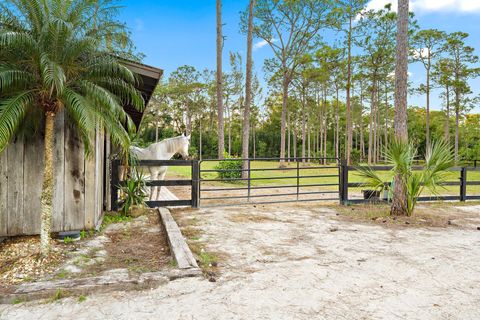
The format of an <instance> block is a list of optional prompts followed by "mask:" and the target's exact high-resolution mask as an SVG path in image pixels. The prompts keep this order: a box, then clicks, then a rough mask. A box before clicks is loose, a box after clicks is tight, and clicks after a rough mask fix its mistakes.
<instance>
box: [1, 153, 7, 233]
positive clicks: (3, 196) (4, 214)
mask: <svg viewBox="0 0 480 320" xmlns="http://www.w3.org/2000/svg"><path fill="white" fill-rule="evenodd" d="M7 154H8V148H7V149H5V150H4V151H3V152H2V153H0V237H2V236H6V235H7V234H8V227H7V226H8V211H7V196H8V188H7V186H8V182H7V179H8V178H7V172H8V167H7Z"/></svg>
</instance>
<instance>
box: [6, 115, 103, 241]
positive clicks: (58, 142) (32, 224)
mask: <svg viewBox="0 0 480 320" xmlns="http://www.w3.org/2000/svg"><path fill="white" fill-rule="evenodd" d="M92 142H94V143H93V144H92V146H93V149H92V156H91V157H90V158H85V156H84V148H83V144H82V143H81V141H80V140H79V138H78V136H77V135H76V134H75V133H74V131H73V130H71V129H70V128H69V126H68V125H67V123H66V119H65V116H64V115H63V114H59V115H58V116H57V119H56V123H55V152H54V161H55V162H54V175H55V177H54V180H55V188H54V195H53V208H54V209H53V219H52V220H53V221H52V231H53V232H58V231H70V230H83V229H91V228H94V227H95V226H96V225H97V223H98V222H99V219H100V217H101V214H102V209H103V198H104V197H103V195H104V188H103V171H104V166H105V163H104V161H105V160H104V143H105V138H104V134H103V133H102V132H101V131H100V130H97V133H96V136H95V137H94V140H93V141H92ZM43 158H44V151H43V138H42V137H39V138H36V139H34V140H31V139H30V140H27V141H25V140H23V139H17V141H15V142H13V143H12V144H11V145H10V146H9V147H8V148H7V149H6V150H5V151H4V152H2V153H1V154H0V237H2V236H17V235H32V234H38V233H39V232H40V196H41V190H42V179H43V162H44V159H43Z"/></svg>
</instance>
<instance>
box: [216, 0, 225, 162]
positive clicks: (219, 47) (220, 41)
mask: <svg viewBox="0 0 480 320" xmlns="http://www.w3.org/2000/svg"><path fill="white" fill-rule="evenodd" d="M222 51H223V33H222V0H217V117H218V159H223V151H224V150H225V138H224V123H223V73H222Z"/></svg>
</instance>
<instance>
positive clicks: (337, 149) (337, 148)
mask: <svg viewBox="0 0 480 320" xmlns="http://www.w3.org/2000/svg"><path fill="white" fill-rule="evenodd" d="M336 90H337V101H336V108H335V122H336V129H335V158H339V157H340V146H339V141H338V140H339V138H340V102H339V101H338V91H339V88H338V86H336ZM348 96H349V97H348V99H350V94H348ZM347 118H350V110H349V111H347ZM347 121H349V120H347ZM348 130H349V126H347V131H348ZM350 130H351V128H350ZM347 135H348V133H347ZM347 144H348V141H347ZM351 147H352V146H351V145H350V150H351ZM348 148H349V147H347V149H348ZM348 152H349V150H347V153H348ZM347 162H348V163H349V164H350V154H347Z"/></svg>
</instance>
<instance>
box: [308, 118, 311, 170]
mask: <svg viewBox="0 0 480 320" xmlns="http://www.w3.org/2000/svg"><path fill="white" fill-rule="evenodd" d="M310 131H311V129H310V126H308V162H310V158H311V153H310V133H311V132H310Z"/></svg>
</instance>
